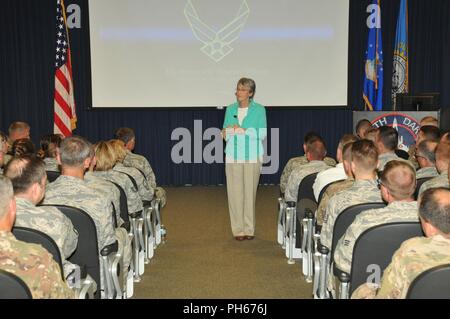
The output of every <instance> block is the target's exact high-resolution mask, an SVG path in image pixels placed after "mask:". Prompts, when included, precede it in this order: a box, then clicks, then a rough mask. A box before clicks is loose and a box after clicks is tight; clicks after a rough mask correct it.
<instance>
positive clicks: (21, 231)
mask: <svg viewBox="0 0 450 319" xmlns="http://www.w3.org/2000/svg"><path fill="white" fill-rule="evenodd" d="M12 233H13V235H14V236H15V237H16V238H17V239H18V240H20V241H24V242H26V243H31V244H38V245H41V246H42V247H44V248H45V249H46V250H47V251H48V252H49V253H50V254H51V255H52V256H53V259H54V260H55V262H56V263H57V264H58V265H59V269H60V270H61V276H62V278H63V279H64V271H63V265H62V258H61V252H60V251H59V248H58V245H57V244H56V243H55V241H54V240H53V239H52V238H51V237H50V236H48V235H47V234H45V233H43V232H41V231H39V230H36V229H32V228H26V227H14V228H13V229H12Z"/></svg>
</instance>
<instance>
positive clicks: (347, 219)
mask: <svg viewBox="0 0 450 319" xmlns="http://www.w3.org/2000/svg"><path fill="white" fill-rule="evenodd" d="M385 206H386V204H384V203H363V204H358V205H353V206H350V207H347V208H346V209H344V210H343V211H342V212H341V213H340V214H339V216H338V217H337V218H336V221H335V222H334V228H333V240H332V244H331V256H334V249H335V248H336V245H337V243H338V241H339V239H341V237H342V236H343V235H344V234H345V232H346V231H347V228H349V227H350V225H351V224H352V223H353V221H354V220H355V218H356V216H357V215H358V214H359V213H361V212H363V211H366V210H368V209H375V208H382V207H385Z"/></svg>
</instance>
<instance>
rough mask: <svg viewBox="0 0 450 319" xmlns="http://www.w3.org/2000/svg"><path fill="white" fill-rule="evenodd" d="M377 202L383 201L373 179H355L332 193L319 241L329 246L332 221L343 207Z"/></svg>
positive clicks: (331, 237)
mask: <svg viewBox="0 0 450 319" xmlns="http://www.w3.org/2000/svg"><path fill="white" fill-rule="evenodd" d="M377 202H378V203H382V202H383V201H382V199H381V192H380V190H379V189H378V186H377V182H376V181H375V180H356V181H355V182H354V183H353V185H352V186H351V187H350V188H349V189H347V190H345V191H342V192H340V193H338V194H336V195H334V196H333V197H332V198H331V199H330V201H329V202H328V206H327V211H326V214H325V218H324V220H323V227H322V231H321V233H320V243H321V244H322V245H324V246H326V247H328V248H331V243H332V241H333V228H334V223H335V221H336V219H337V218H338V216H339V214H340V213H342V211H343V210H344V209H346V208H348V207H350V206H354V205H358V204H363V203H377Z"/></svg>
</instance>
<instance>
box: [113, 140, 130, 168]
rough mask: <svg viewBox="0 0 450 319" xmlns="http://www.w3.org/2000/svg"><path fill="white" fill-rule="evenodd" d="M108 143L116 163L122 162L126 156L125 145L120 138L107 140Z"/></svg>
mask: <svg viewBox="0 0 450 319" xmlns="http://www.w3.org/2000/svg"><path fill="white" fill-rule="evenodd" d="M108 144H109V145H110V146H111V151H112V153H113V156H114V157H115V159H116V163H122V162H123V160H124V159H125V156H127V151H126V149H125V145H124V143H123V141H121V140H109V141H108Z"/></svg>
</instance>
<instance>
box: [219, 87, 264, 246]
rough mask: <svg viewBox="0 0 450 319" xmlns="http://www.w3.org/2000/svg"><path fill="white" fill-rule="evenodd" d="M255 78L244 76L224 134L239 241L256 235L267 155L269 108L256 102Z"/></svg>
mask: <svg viewBox="0 0 450 319" xmlns="http://www.w3.org/2000/svg"><path fill="white" fill-rule="evenodd" d="M255 90H256V84H255V81H253V80H252V79H248V78H242V79H240V80H239V81H238V83H237V87H236V100H237V101H236V102H235V103H233V104H231V105H229V106H228V107H227V110H226V113H225V121H224V123H223V130H222V136H223V137H224V139H225V141H226V142H227V145H226V148H225V173H226V178H227V193H228V207H229V211H230V219H231V230H232V232H233V236H234V238H235V239H236V240H239V241H242V240H244V239H248V240H251V239H253V238H254V235H255V200H256V190H257V188H258V182H259V175H260V173H261V165H262V158H263V153H264V149H263V145H262V141H263V140H264V138H265V137H266V135H267V124H266V110H265V108H264V106H262V105H261V104H258V103H256V102H255V101H253V97H254V96H255Z"/></svg>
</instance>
